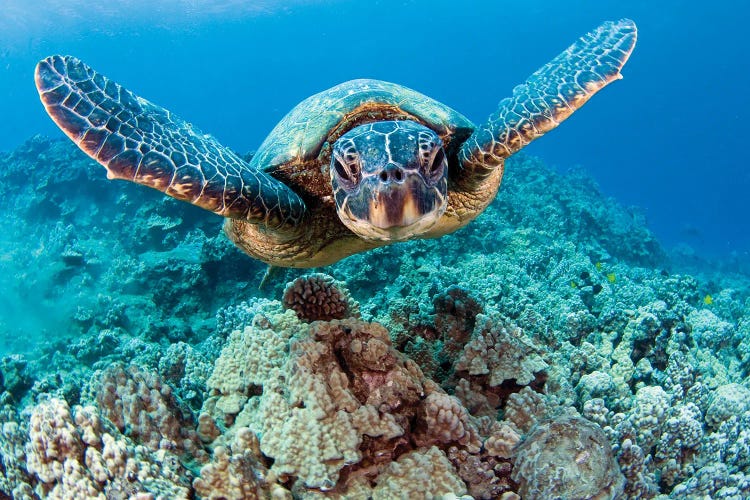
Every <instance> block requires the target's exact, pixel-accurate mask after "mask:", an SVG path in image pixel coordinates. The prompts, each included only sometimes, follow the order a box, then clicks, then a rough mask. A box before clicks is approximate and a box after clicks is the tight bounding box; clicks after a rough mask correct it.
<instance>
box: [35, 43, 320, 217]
mask: <svg viewBox="0 0 750 500" xmlns="http://www.w3.org/2000/svg"><path fill="white" fill-rule="evenodd" d="M35 79H36V86H37V90H38V91H39V95H40V97H41V100H42V103H43V104H44V107H45V108H46V110H47V113H48V114H49V115H50V117H51V118H52V119H53V120H54V122H55V123H56V124H57V125H58V126H59V127H60V128H61V129H62V130H63V131H64V132H65V134H66V135H67V136H68V137H70V139H72V140H73V142H75V143H76V144H77V145H78V147H79V148H81V149H82V150H83V151H84V152H85V153H86V154H88V155H89V156H90V157H92V158H93V159H95V160H96V161H98V162H99V163H101V164H102V165H103V166H104V167H105V168H106V169H107V176H108V177H109V178H110V179H126V180H129V181H132V182H136V183H138V184H143V185H146V186H149V187H152V188H155V189H158V190H159V191H162V192H163V193H165V194H167V195H169V196H171V197H173V198H176V199H178V200H183V201H187V202H190V203H192V204H194V205H197V206H199V207H201V208H204V209H206V210H210V211H212V212H215V213H217V214H219V215H222V216H225V217H230V218H236V219H243V220H247V221H249V222H251V223H254V224H260V225H263V226H266V227H269V228H282V229H283V228H285V227H288V228H289V229H290V230H293V229H294V228H296V227H298V226H299V224H300V222H301V221H302V219H303V218H304V217H305V214H306V207H305V203H304V202H303V201H302V199H301V198H300V197H299V196H298V195H297V194H296V193H294V192H293V191H292V190H291V189H289V188H288V187H287V186H285V185H284V184H282V183H281V182H279V181H278V180H276V179H274V178H273V177H271V176H269V175H268V174H266V173H264V172H260V171H256V170H254V169H252V168H250V167H249V166H248V164H247V163H245V162H244V161H243V160H242V159H241V158H239V157H238V156H237V155H236V154H235V153H234V152H232V151H231V150H229V149H228V148H226V147H224V146H222V145H221V144H219V142H218V141H216V139H214V138H213V137H211V136H208V135H204V134H202V133H201V132H200V131H198V130H196V129H195V128H193V127H192V126H191V125H190V124H189V123H187V122H185V121H184V120H182V119H180V118H178V117H176V116H175V115H173V114H172V113H170V112H169V111H167V110H165V109H163V108H161V107H159V106H156V105H155V104H152V103H150V102H148V101H146V100H145V99H142V98H140V97H138V96H136V95H135V94H133V93H132V92H130V91H129V90H127V89H125V88H123V87H122V86H120V85H119V84H117V83H115V82H113V81H111V80H109V79H107V78H106V77H104V76H103V75H100V74H99V73H97V72H96V71H94V70H93V69H91V68H90V67H89V66H87V65H86V64H84V63H83V62H81V61H80V60H78V59H76V58H74V57H70V56H51V57H48V58H46V59H43V60H42V61H40V62H39V64H38V65H37V67H36V72H35Z"/></svg>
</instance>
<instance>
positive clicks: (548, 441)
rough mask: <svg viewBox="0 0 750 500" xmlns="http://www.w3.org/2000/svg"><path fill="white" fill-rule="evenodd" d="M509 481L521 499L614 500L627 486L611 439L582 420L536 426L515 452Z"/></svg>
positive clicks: (565, 419)
mask: <svg viewBox="0 0 750 500" xmlns="http://www.w3.org/2000/svg"><path fill="white" fill-rule="evenodd" d="M511 477H512V478H513V480H515V481H517V482H518V484H519V486H520V489H519V493H520V494H521V497H523V498H601V499H614V498H617V497H618V495H620V494H621V493H622V491H623V489H624V487H625V477H624V476H623V475H622V473H621V472H620V469H619V467H618V465H617V462H616V461H615V458H614V455H613V454H612V449H611V448H610V446H609V442H608V440H607V436H606V435H605V434H604V432H602V430H601V428H600V427H599V426H598V425H596V424H593V423H591V422H589V421H588V420H586V419H584V418H581V417H578V416H564V417H561V418H557V419H554V420H550V421H546V422H542V423H539V424H537V426H536V427H535V428H533V429H532V430H531V432H530V433H529V434H528V435H527V436H526V437H525V438H524V441H523V442H522V443H521V444H520V446H519V447H518V449H517V450H516V460H515V464H514V467H513V473H512V475H511Z"/></svg>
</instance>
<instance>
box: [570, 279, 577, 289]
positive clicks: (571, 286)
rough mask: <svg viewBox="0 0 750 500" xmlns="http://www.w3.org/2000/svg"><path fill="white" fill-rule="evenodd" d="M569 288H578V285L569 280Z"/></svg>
mask: <svg viewBox="0 0 750 500" xmlns="http://www.w3.org/2000/svg"><path fill="white" fill-rule="evenodd" d="M570 288H578V283H576V282H575V281H572V280H571V281H570Z"/></svg>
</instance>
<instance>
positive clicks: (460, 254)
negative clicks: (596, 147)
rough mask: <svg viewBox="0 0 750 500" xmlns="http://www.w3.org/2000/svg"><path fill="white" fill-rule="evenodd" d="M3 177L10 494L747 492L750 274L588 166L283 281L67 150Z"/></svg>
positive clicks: (515, 177)
mask: <svg viewBox="0 0 750 500" xmlns="http://www.w3.org/2000/svg"><path fill="white" fill-rule="evenodd" d="M0 167H2V168H0V180H1V181H2V182H0V208H1V209H2V210H0V218H3V222H4V227H5V228H6V229H5V231H6V236H7V238H0V286H2V287H3V290H4V291H6V292H7V293H6V297H5V300H4V301H2V304H0V308H1V309H0V312H2V313H3V314H2V315H0V337H1V338H2V339H3V342H2V343H1V344H0V349H3V352H2V353H0V498H6V497H11V498H47V497H51V498H137V499H147V498H164V499H172V498H196V497H197V498H214V499H217V500H218V499H220V498H227V499H230V498H237V499H240V498H327V497H330V498H416V497H417V496H416V495H422V496H425V495H426V496H428V497H442V498H456V497H459V498H461V497H463V498H470V497H471V498H482V499H490V498H504V499H506V500H509V499H512V498H519V495H520V496H521V497H523V498H552V497H559V498H591V497H593V498H614V497H616V496H617V495H619V497H618V498H659V499H660V500H663V499H665V498H722V499H741V498H748V497H750V431H749V430H748V429H750V378H748V376H749V375H750V372H749V371H750V279H748V274H750V273H748V272H747V269H743V268H742V266H741V265H740V264H739V263H734V264H733V263H726V264H725V267H723V268H718V267H715V268H713V269H710V268H707V267H705V266H704V267H702V268H701V267H699V266H698V264H700V262H699V261H697V260H696V259H691V260H690V261H689V262H686V261H685V257H686V254H685V253H684V252H683V253H681V254H679V255H676V256H675V255H672V256H668V255H667V254H666V253H665V252H664V251H663V250H662V249H661V247H660V246H659V244H658V242H656V241H655V240H654V238H653V237H652V236H651V234H650V233H649V231H648V229H647V228H646V227H645V225H644V223H643V220H642V219H641V218H640V217H639V216H638V214H637V213H636V212H633V211H631V210H626V209H624V208H622V207H620V206H618V205H616V204H615V203H614V202H613V201H611V200H608V199H606V198H605V197H604V196H602V194H601V193H600V192H599V190H598V188H597V186H596V185H595V184H593V182H592V181H591V180H590V179H589V178H588V177H586V176H585V175H584V174H582V173H581V172H577V171H576V172H571V173H568V174H566V175H560V174H557V173H555V172H553V171H551V170H549V169H547V168H546V167H545V166H544V165H543V164H541V163H540V162H539V161H537V160H534V159H530V158H527V157H517V158H514V159H512V160H511V161H510V162H509V163H508V165H507V174H506V179H505V181H504V183H503V187H502V189H501V192H500V194H499V196H498V199H497V200H496V201H495V202H494V203H493V204H492V205H491V206H490V207H489V208H488V209H487V211H486V212H485V213H484V214H483V215H482V216H481V217H479V218H478V219H477V220H476V221H475V222H474V223H472V224H470V225H469V226H468V227H467V228H465V229H464V230H462V231H460V232H459V233H457V234H455V235H451V236H447V237H443V238H440V239H439V240H434V241H412V242H407V243H403V244H399V245H394V246H391V247H385V248H381V249H377V250H374V251H371V252H367V253H364V254H359V255H355V256H352V257H351V258H348V259H346V260H344V261H342V262H340V263H338V264H336V265H334V266H331V267H328V268H326V269H322V270H317V271H316V272H314V273H309V272H307V273H306V272H301V271H296V270H275V271H273V272H271V271H269V272H267V273H266V269H265V268H264V267H263V266H260V265H258V264H257V263H256V262H254V261H252V260H251V259H249V258H246V257H245V256H243V255H242V254H241V253H240V252H239V251H237V250H236V249H234V248H233V247H232V246H231V245H230V244H229V243H228V242H227V241H226V239H225V238H224V237H223V236H222V235H221V234H220V225H221V221H220V219H218V218H216V217H214V216H212V215H211V214H207V213H203V212H200V211H196V210H194V209H193V207H190V206H188V205H183V204H178V203H175V202H173V201H170V200H166V199H163V198H161V197H160V196H158V195H157V194H156V193H151V192H150V191H148V190H142V189H138V187H137V186H133V185H130V184H117V183H107V181H105V180H104V179H103V176H102V175H100V174H101V172H100V169H99V167H96V166H94V165H92V164H91V162H90V161H89V160H87V159H86V158H85V157H83V156H81V155H80V154H79V153H77V152H76V151H75V150H74V149H72V146H69V145H68V144H67V143H66V142H58V141H48V140H46V139H43V138H35V139H33V140H31V141H29V142H28V143H26V144H25V145H23V146H22V147H20V148H19V149H18V150H17V151H15V152H12V153H10V154H6V155H0ZM678 258H679V259H682V260H681V261H680V260H679V259H678ZM686 264H689V265H690V266H691V269H693V271H695V272H691V273H688V272H686V271H685V269H687V268H686V267H681V266H683V265H686ZM260 284H262V285H263V288H262V289H258V286H259V285H260ZM6 312H7V314H5V313H6ZM9 318H16V319H15V320H12V321H11V320H9ZM40 318H43V319H40Z"/></svg>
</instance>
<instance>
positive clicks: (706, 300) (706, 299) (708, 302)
mask: <svg viewBox="0 0 750 500" xmlns="http://www.w3.org/2000/svg"><path fill="white" fill-rule="evenodd" d="M703 303H704V304H706V305H707V306H710V305H711V304H713V303H714V298H713V297H711V295H709V294H706V296H705V297H703Z"/></svg>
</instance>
